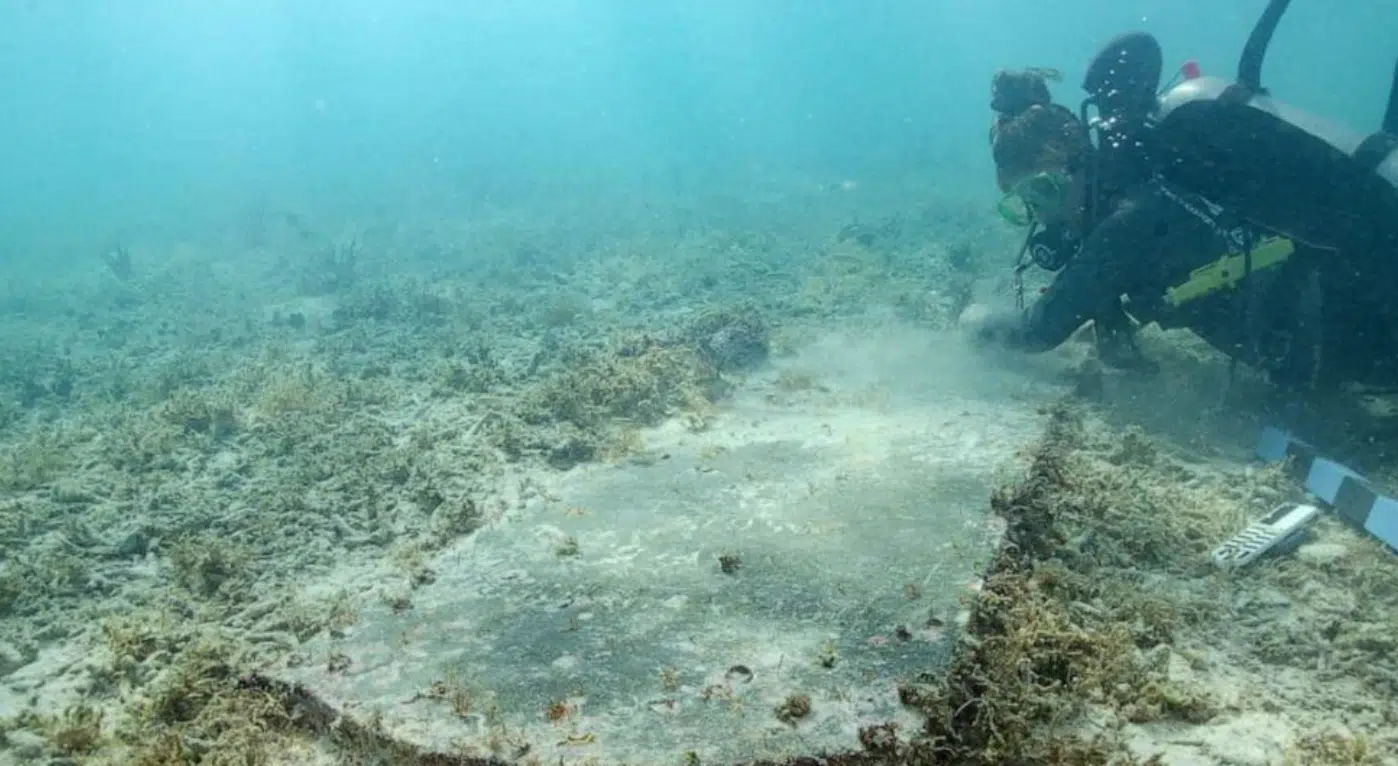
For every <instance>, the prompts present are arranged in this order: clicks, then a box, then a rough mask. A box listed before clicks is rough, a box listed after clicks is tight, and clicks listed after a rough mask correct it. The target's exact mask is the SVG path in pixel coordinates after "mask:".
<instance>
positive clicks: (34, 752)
mask: <svg viewBox="0 0 1398 766" xmlns="http://www.w3.org/2000/svg"><path fill="white" fill-rule="evenodd" d="M5 741H6V742H7V743H8V744H9V746H10V750H12V751H13V752H14V754H15V755H16V756H18V757H19V758H20V760H28V759H31V758H42V757H43V755H44V738H43V737H41V736H39V735H38V734H35V733H34V732H32V731H26V730H24V729H20V730H18V731H9V732H5Z"/></svg>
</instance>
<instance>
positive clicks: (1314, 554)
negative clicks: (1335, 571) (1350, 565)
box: [1296, 542, 1349, 566]
mask: <svg viewBox="0 0 1398 766" xmlns="http://www.w3.org/2000/svg"><path fill="white" fill-rule="evenodd" d="M1347 556H1349V548H1348V547H1347V546H1346V545H1345V544H1344V543H1328V542H1314V543H1307V544H1305V545H1303V546H1301V547H1300V548H1298V549H1297V550H1296V557H1297V558H1299V559H1301V560H1302V561H1304V562H1306V563H1307V564H1315V565H1317V566H1325V565H1328V564H1333V563H1335V562H1336V561H1339V560H1340V559H1343V558H1345V557H1347Z"/></svg>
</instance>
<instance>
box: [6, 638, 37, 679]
mask: <svg viewBox="0 0 1398 766" xmlns="http://www.w3.org/2000/svg"><path fill="white" fill-rule="evenodd" d="M33 659H34V658H33V657H30V656H25V654H24V652H22V651H20V650H19V647H17V646H15V645H14V644H12V643H9V642H8V641H0V678H3V677H5V676H8V675H9V674H11V673H13V672H15V671H16V670H19V669H20V668H22V667H24V666H25V665H28V664H29V663H30V662H31V661H32V660H33Z"/></svg>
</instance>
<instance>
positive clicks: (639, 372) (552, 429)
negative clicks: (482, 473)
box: [502, 337, 722, 468]
mask: <svg viewBox="0 0 1398 766" xmlns="http://www.w3.org/2000/svg"><path fill="white" fill-rule="evenodd" d="M721 395H722V380H721V378H719V376H718V374H717V370H716V369H715V368H714V367H713V366H712V365H711V364H709V363H707V362H706V361H705V360H704V359H703V358H701V357H700V355H699V354H698V353H697V352H696V351H695V350H694V349H691V348H686V347H684V346H677V345H671V344H666V343H662V342H660V341H658V340H655V339H652V338H650V337H642V338H640V339H638V340H636V341H634V342H629V343H624V344H620V345H618V346H615V347H612V348H608V349H605V350H600V351H591V352H583V353H581V354H579V355H578V356H577V357H575V358H574V359H573V361H572V363H571V364H569V365H568V366H567V367H566V368H565V369H563V370H561V371H559V372H557V373H555V374H554V375H552V376H550V377H549V378H547V379H545V380H544V381H543V382H542V383H541V384H540V385H539V386H538V387H537V388H535V389H534V390H532V391H530V392H529V393H528V394H526V395H525V396H524V398H523V401H522V402H521V404H520V408H519V410H518V414H519V416H520V418H521V419H522V420H523V421H524V423H526V424H528V425H530V426H536V427H544V428H545V429H546V432H544V433H541V434H537V435H535V436H533V437H532V438H526V437H524V436H522V435H520V434H518V433H514V434H510V433H506V434H502V436H504V437H508V438H509V440H508V441H507V442H506V444H504V445H502V446H505V447H506V449H507V452H513V453H515V454H521V453H525V452H541V453H543V454H544V456H545V457H546V458H547V460H548V462H549V463H550V464H551V465H553V466H555V467H558V468H567V467H570V466H572V465H575V464H578V463H583V462H588V461H591V460H596V459H599V458H603V457H606V456H608V455H617V454H624V453H625V452H627V451H629V450H630V449H631V448H633V447H634V446H635V440H636V434H635V429H636V428H639V427H644V426H653V425H657V424H659V423H661V422H662V421H664V420H667V419H669V418H672V417H684V418H685V419H686V420H687V424H688V425H689V427H691V428H693V429H695V430H698V429H702V428H704V427H705V426H706V425H707V423H708V419H709V416H710V413H711V408H712V404H713V402H714V401H716V400H717V399H718V398H719V397H720V396H721ZM510 441H513V443H510Z"/></svg>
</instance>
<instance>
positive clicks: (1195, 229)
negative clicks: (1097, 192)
mask: <svg viewBox="0 0 1398 766" xmlns="http://www.w3.org/2000/svg"><path fill="white" fill-rule="evenodd" d="M1260 240H1261V233H1260V232H1258V231H1256V230H1254V229H1250V228H1248V227H1245V226H1239V225H1235V224H1233V223H1232V222H1230V221H1229V220H1228V216H1227V213H1226V212H1225V211H1221V210H1219V209H1218V208H1217V207H1216V206H1213V205H1211V204H1210V203H1208V202H1207V201H1206V200H1204V199H1203V198H1201V197H1198V196H1196V195H1191V194H1188V193H1185V192H1182V191H1180V190H1178V189H1174V188H1171V187H1167V186H1165V185H1164V184H1163V183H1161V182H1160V181H1159V180H1155V179H1152V180H1146V181H1142V182H1139V183H1136V184H1132V185H1130V186H1129V187H1128V188H1126V189H1125V190H1123V191H1122V192H1120V193H1117V194H1115V195H1113V199H1111V200H1108V204H1107V205H1106V206H1105V209H1103V210H1102V215H1101V216H1100V217H1099V222H1098V223H1097V224H1096V225H1095V226H1094V227H1093V228H1092V229H1091V231H1090V232H1089V233H1088V235H1087V237H1086V238H1085V239H1084V240H1083V242H1082V245H1081V247H1080V248H1079V249H1078V252H1077V253H1076V254H1075V255H1073V256H1072V258H1071V259H1069V260H1068V262H1067V264H1066V265H1065V266H1064V267H1063V269H1062V270H1061V271H1060V272H1059V273H1058V274H1057V276H1056V277H1055V279H1054V281H1053V283H1052V284H1051V285H1050V286H1049V287H1047V288H1046V290H1045V291H1044V292H1043V293H1042V294H1041V295H1040V296H1039V297H1038V299H1037V300H1036V301H1034V303H1033V304H1032V305H1031V306H1029V307H1028V308H1027V309H1025V310H1024V311H1022V312H1007V313H1004V314H1000V315H996V316H992V317H990V318H989V319H988V320H987V321H986V322H984V323H983V324H982V325H981V326H980V329H979V334H980V336H981V338H982V339H983V340H986V341H992V342H994V341H998V342H1000V343H1003V344H1004V345H1007V346H1009V347H1011V348H1017V349H1021V350H1024V351H1030V352H1039V351H1047V350H1049V349H1052V348H1055V347H1057V346H1058V345H1060V344H1061V343H1063V342H1064V341H1065V340H1067V339H1068V338H1069V337H1070V336H1071V335H1072V334H1073V333H1074V332H1075V331H1076V330H1078V329H1079V328H1080V327H1082V326H1083V325H1084V324H1085V323H1087V322H1088V321H1090V320H1094V319H1096V320H1097V323H1098V324H1099V325H1101V324H1103V318H1110V317H1116V316H1120V314H1121V306H1122V303H1121V301H1122V296H1125V304H1124V305H1125V308H1126V310H1127V311H1128V312H1129V313H1130V314H1131V316H1133V317H1134V318H1135V319H1137V320H1138V321H1140V322H1142V323H1143V324H1145V323H1150V322H1156V323H1158V324H1159V325H1160V326H1162V327H1166V328H1187V329H1189V330H1192V331H1193V332H1194V333H1195V334H1197V335H1199V336H1200V337H1201V338H1203V339H1204V340H1205V341H1206V342H1208V343H1209V344H1210V345H1211V346H1213V347H1215V348H1216V349H1218V350H1219V351H1222V352H1223V353H1224V354H1226V355H1228V356H1229V357H1232V358H1235V359H1237V360H1238V361H1240V362H1243V363H1246V364H1249V365H1251V366H1255V367H1258V368H1260V369H1263V370H1265V371H1267V373H1268V374H1269V376H1270V377H1271V378H1272V379H1273V380H1274V381H1276V382H1278V383H1281V384H1286V385H1311V384H1316V385H1327V384H1334V383H1339V382H1358V383H1362V384H1367V385H1378V386H1393V385H1398V333H1395V332H1394V329H1395V324H1398V323H1395V322H1393V321H1392V320H1389V319H1387V318H1386V317H1385V314H1386V313H1387V309H1386V306H1384V305H1382V304H1381V303H1380V302H1378V301H1375V300H1373V299H1363V298H1361V297H1359V296H1360V295H1361V294H1362V293H1372V290H1369V289H1364V288H1366V287H1368V286H1370V284H1371V283H1372V282H1373V281H1374V280H1375V279H1377V278H1378V275H1373V274H1363V273H1359V272H1358V271H1357V270H1355V269H1353V268H1351V267H1348V266H1346V265H1344V264H1345V263H1346V259H1342V258H1339V257H1338V256H1337V254H1336V253H1335V252H1333V251H1323V250H1316V249H1313V248H1309V247H1306V246H1304V245H1302V244H1301V243H1293V244H1294V246H1295V251H1294V253H1292V254H1291V255H1290V257H1288V258H1286V259H1285V260H1284V261H1282V262H1281V263H1280V264H1278V265H1272V266H1270V267H1268V268H1260V269H1257V270H1254V271H1250V272H1248V273H1249V275H1248V276H1247V277H1246V278H1244V279H1243V280H1242V281H1241V282H1240V283H1239V284H1237V286H1225V287H1220V288H1218V289H1215V290H1213V291H1212V292H1208V293H1207V294H1204V295H1201V296H1199V297H1197V298H1194V299H1192V300H1188V301H1185V302H1180V303H1177V304H1172V303H1171V302H1170V301H1168V300H1167V299H1166V296H1167V291H1168V290H1169V289H1170V288H1172V287H1176V286H1179V285H1181V284H1183V283H1186V282H1188V281H1189V280H1190V278H1191V274H1192V273H1194V272H1195V270H1196V269H1200V268H1201V267H1205V266H1208V265H1210V264H1214V263H1216V262H1218V261H1219V259H1220V258H1222V257H1224V256H1226V255H1229V254H1230V253H1232V254H1237V253H1242V252H1248V251H1249V243H1252V244H1256V243H1257V242H1259V241H1260ZM1366 283H1370V284H1366ZM1385 303H1386V302H1385Z"/></svg>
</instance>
